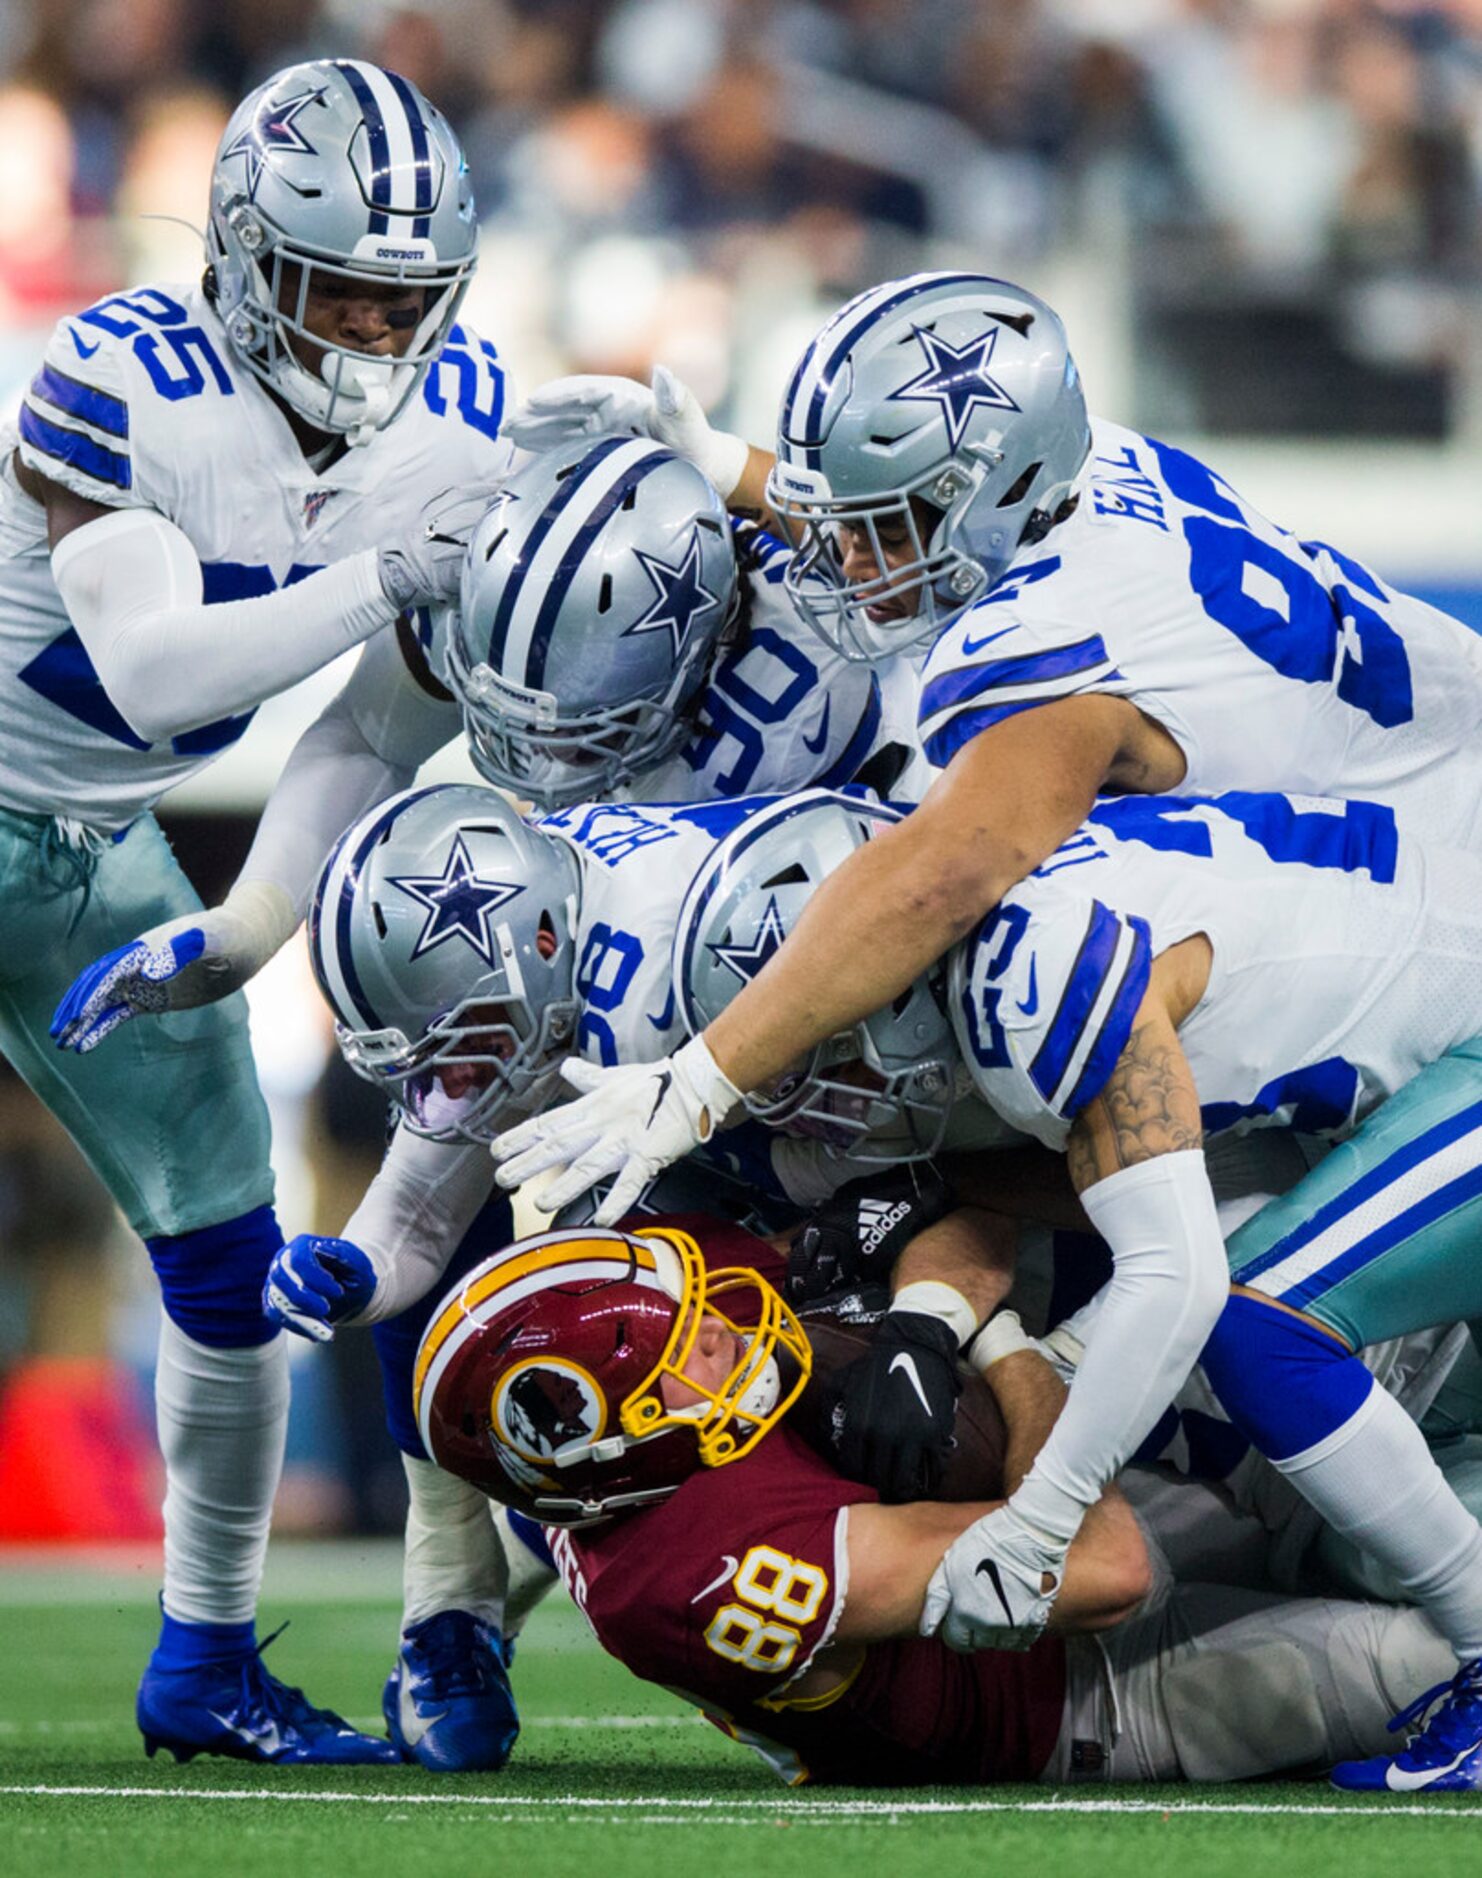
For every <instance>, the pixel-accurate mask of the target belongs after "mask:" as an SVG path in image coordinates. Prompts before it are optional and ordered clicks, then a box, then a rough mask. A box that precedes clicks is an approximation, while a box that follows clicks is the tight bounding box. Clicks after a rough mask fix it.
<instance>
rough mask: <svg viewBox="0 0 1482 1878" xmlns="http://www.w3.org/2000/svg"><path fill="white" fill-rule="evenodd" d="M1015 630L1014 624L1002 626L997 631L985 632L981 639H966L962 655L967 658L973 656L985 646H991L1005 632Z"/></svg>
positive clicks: (963, 643)
mask: <svg viewBox="0 0 1482 1878" xmlns="http://www.w3.org/2000/svg"><path fill="white" fill-rule="evenodd" d="M1013 630H1014V629H1013V627H1012V626H1000V627H999V629H998V631H997V632H996V633H985V634H984V635H983V637H982V638H981V639H964V640H963V642H962V656H963V657H964V658H965V659H970V658H972V656H973V654H974V653H976V652H981V651H982V650H983V648H984V646H991V645H992V644H993V642H994V640H995V639H1002V638H1003V636H1004V634H1005V633H1011V632H1012V631H1013Z"/></svg>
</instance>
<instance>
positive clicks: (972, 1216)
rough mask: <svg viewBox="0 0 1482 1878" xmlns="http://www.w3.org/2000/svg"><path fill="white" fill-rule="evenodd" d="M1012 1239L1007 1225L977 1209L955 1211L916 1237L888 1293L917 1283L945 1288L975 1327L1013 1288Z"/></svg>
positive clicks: (1011, 1227) (899, 1263) (1010, 1225)
mask: <svg viewBox="0 0 1482 1878" xmlns="http://www.w3.org/2000/svg"><path fill="white" fill-rule="evenodd" d="M1016 1238H1017V1234H1016V1229H1015V1226H1014V1223H1013V1221H1012V1220H1008V1219H1005V1218H1003V1217H1002V1216H1001V1215H1000V1214H997V1213H989V1212H985V1211H984V1210H983V1208H981V1207H976V1206H964V1207H958V1208H957V1210H956V1211H955V1212H952V1213H949V1214H948V1215H947V1216H946V1218H945V1219H939V1220H938V1221H937V1222H936V1223H935V1225H932V1226H928V1227H926V1229H925V1230H924V1231H922V1232H919V1233H917V1235H916V1237H915V1238H914V1239H913V1240H912V1241H911V1243H910V1244H909V1245H908V1246H907V1247H906V1249H905V1251H904V1252H902V1253H901V1255H900V1258H899V1259H898V1260H897V1261H896V1266H895V1270H894V1272H892V1274H891V1281H890V1283H891V1290H892V1291H893V1292H900V1291H902V1290H903V1289H904V1288H905V1287H906V1286H907V1285H911V1284H920V1283H923V1282H934V1283H936V1284H940V1285H950V1286H951V1287H952V1289H953V1290H954V1291H956V1292H957V1293H958V1294H959V1295H960V1296H961V1297H963V1298H964V1299H965V1300H966V1301H967V1303H968V1304H969V1305H970V1306H971V1307H972V1311H973V1315H974V1316H975V1317H976V1319H977V1321H978V1322H979V1323H980V1324H981V1323H983V1322H984V1321H985V1320H986V1319H987V1318H989V1317H991V1316H992V1315H993V1313H994V1311H996V1310H997V1309H998V1307H999V1305H1000V1304H1002V1302H1003V1300H1004V1299H1005V1297H1007V1295H1008V1291H1009V1287H1010V1285H1012V1283H1013V1282H1014V1248H1015V1243H1016Z"/></svg>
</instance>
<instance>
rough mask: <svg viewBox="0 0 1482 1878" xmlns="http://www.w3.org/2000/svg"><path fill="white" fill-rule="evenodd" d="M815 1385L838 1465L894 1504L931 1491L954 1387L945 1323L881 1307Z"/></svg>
mask: <svg viewBox="0 0 1482 1878" xmlns="http://www.w3.org/2000/svg"><path fill="white" fill-rule="evenodd" d="M818 1387H819V1389H820V1392H821V1395H822V1397H823V1407H824V1413H823V1418H822V1419H823V1427H824V1428H825V1430H826V1431H827V1433H828V1437H829V1440H830V1442H831V1443H832V1445H833V1450H834V1458H835V1460H836V1461H837V1462H838V1466H839V1471H840V1473H842V1474H847V1475H848V1477H849V1478H850V1479H851V1480H862V1481H863V1482H864V1483H865V1485H866V1486H868V1487H874V1488H875V1489H876V1491H877V1492H878V1493H879V1495H880V1498H881V1499H882V1500H885V1501H889V1502H892V1503H894V1504H896V1505H901V1504H904V1503H905V1502H906V1501H909V1500H931V1499H935V1497H936V1494H937V1490H938V1488H939V1487H940V1485H941V1480H942V1469H943V1468H944V1467H945V1466H946V1463H947V1456H948V1455H949V1454H950V1453H951V1451H952V1442H953V1433H952V1431H953V1426H954V1423H955V1421H956V1416H957V1397H958V1395H959V1394H960V1393H961V1390H962V1372H961V1370H960V1369H959V1368H958V1363H957V1333H956V1331H955V1330H953V1328H952V1326H951V1325H950V1324H944V1323H943V1322H942V1320H941V1318H939V1317H929V1316H927V1315H926V1314H925V1313H924V1312H921V1311H888V1312H887V1313H886V1315H885V1317H884V1318H883V1319H882V1320H881V1323H880V1326H879V1328H878V1329H877V1330H876V1332H875V1340H874V1342H873V1343H872V1345H871V1346H870V1348H869V1349H868V1350H867V1351H866V1352H865V1354H864V1355H863V1356H858V1357H856V1358H855V1359H854V1361H853V1362H852V1363H848V1364H846V1365H845V1367H844V1368H843V1369H841V1370H836V1371H835V1372H834V1374H833V1375H832V1376H828V1377H826V1378H824V1380H823V1382H822V1383H821V1384H819V1385H818Z"/></svg>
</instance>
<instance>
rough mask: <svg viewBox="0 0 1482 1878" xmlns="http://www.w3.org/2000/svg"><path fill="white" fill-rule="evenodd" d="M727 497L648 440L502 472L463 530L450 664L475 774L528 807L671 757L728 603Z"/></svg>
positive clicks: (613, 442)
mask: <svg viewBox="0 0 1482 1878" xmlns="http://www.w3.org/2000/svg"><path fill="white" fill-rule="evenodd" d="M736 592H737V574H736V554H735V549H734V547H733V545H732V537H731V529H730V523H729V521H728V520H727V517H726V507H725V504H724V503H723V502H722V501H721V499H720V497H719V496H718V495H717V494H716V493H715V491H714V489H712V488H711V486H710V484H709V483H708V482H706V480H705V478H704V477H703V476H702V475H701V474H700V472H699V471H698V470H697V469H696V468H695V467H694V465H693V464H691V463H687V462H685V461H684V459H683V458H682V457H678V456H676V455H675V454H674V452H673V451H672V450H667V449H665V448H664V447H663V446H662V445H661V444H656V443H651V442H649V441H648V440H647V439H645V438H635V437H604V438H601V439H599V440H598V441H597V442H595V443H592V442H589V441H588V440H586V439H583V440H580V441H578V442H576V443H574V444H572V445H570V446H568V447H567V448H566V449H564V450H553V451H551V452H549V453H548V454H547V455H544V456H539V457H535V458H532V459H531V461H530V462H528V463H526V464H525V465H524V466H523V467H522V468H521V469H519V470H517V471H516V473H515V474H514V475H513V476H511V477H510V478H509V480H508V482H507V483H506V484H505V486H504V488H503V490H502V492H501V494H500V496H499V498H498V499H497V501H496V502H495V504H494V506H493V508H491V509H490V511H489V513H488V514H487V515H486V516H485V518H484V520H483V521H482V522H481V523H480V525H479V527H478V530H477V531H476V533H475V534H474V537H473V540H472V542H471V543H470V544H469V552H468V560H467V562H466V563H465V565H464V572H463V588H462V595H461V600H460V605H459V609H458V613H457V616H456V617H455V618H454V619H453V620H452V622H451V623H450V629H449V635H448V658H447V676H448V682H449V684H450V685H451V686H452V688H453V691H454V693H455V694H456V696H457V698H458V702H459V705H460V707H461V708H462V712H463V723H464V728H465V729H466V731H467V733H468V743H469V749H470V752H471V754H472V756H473V761H474V763H475V765H476V766H477V768H478V771H479V773H480V775H482V776H486V777H487V778H488V779H489V781H490V782H492V783H497V784H499V785H500V787H501V788H505V789H510V790H512V791H513V792H514V793H515V794H516V795H518V796H520V797H522V798H524V799H525V800H527V801H530V802H534V803H537V804H538V805H539V806H540V807H542V808H547V809H550V808H559V807H562V806H564V805H565V804H568V803H572V802H582V801H587V800H592V799H595V798H597V797H601V796H606V795H610V794H611V792H612V791H613V790H614V789H615V788H616V787H618V785H619V784H621V783H624V782H626V781H627V780H628V779H629V778H630V777H633V776H637V775H641V774H642V773H643V771H644V770H647V769H652V768H654V767H656V766H657V765H658V764H659V763H662V762H663V761H664V760H665V758H666V757H669V756H671V755H672V754H673V753H674V751H675V750H676V749H678V747H679V745H680V744H681V743H682V742H683V741H684V739H685V738H686V737H687V736H688V735H689V734H690V731H691V729H692V726H691V724H690V723H689V721H688V719H687V717H686V715H685V713H686V711H687V709H688V708H689V706H690V705H691V704H692V703H693V701H694V700H695V698H696V696H697V694H698V692H699V690H700V688H701V686H702V685H703V684H704V682H705V679H706V677H707V675H708V673H709V671H710V666H711V662H712V660H713V657H714V654H715V649H716V645H717V643H718V641H719V639H720V636H721V634H722V632H723V631H724V630H725V628H726V626H727V625H728V624H729V623H730V620H731V618H732V616H733V613H734V610H735V604H736Z"/></svg>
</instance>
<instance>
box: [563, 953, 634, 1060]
mask: <svg viewBox="0 0 1482 1878" xmlns="http://www.w3.org/2000/svg"><path fill="white" fill-rule="evenodd" d="M642 963H643V942H642V940H640V939H638V938H636V937H635V936H634V935H633V934H632V933H630V932H620V931H618V930H617V929H616V928H614V927H612V926H609V925H608V924H607V922H606V920H598V921H597V922H596V924H595V925H594V926H593V927H592V930H591V931H590V932H589V933H588V934H587V942H586V944H585V945H584V946H583V947H582V952H581V957H580V958H579V959H578V960H577V965H576V990H577V995H578V996H579V997H580V998H581V1000H582V1005H583V1010H582V1016H581V1022H580V1024H578V1025H577V1030H576V1047H577V1049H578V1050H585V1049H586V1048H587V1046H588V1044H593V1043H594V1044H596V1046H597V1053H598V1055H599V1057H600V1058H601V1060H602V1062H603V1064H604V1066H606V1067H609V1068H610V1067H611V1066H612V1065H613V1064H614V1063H616V1062H617V1060H618V1047H617V1038H616V1037H615V1036H614V1035H613V1030H612V1024H611V1022H610V1021H609V1017H608V1015H607V1013H610V1012H613V1011H616V1010H618V1009H620V1008H621V1005H622V1002H623V999H624V998H625V997H626V996H627V995H628V988H629V986H630V985H631V984H632V983H633V977H634V974H635V973H636V972H637V970H638V967H639V966H640V965H641V964H642Z"/></svg>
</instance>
